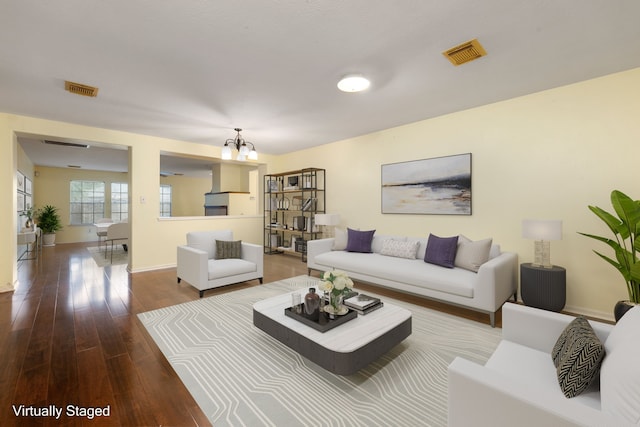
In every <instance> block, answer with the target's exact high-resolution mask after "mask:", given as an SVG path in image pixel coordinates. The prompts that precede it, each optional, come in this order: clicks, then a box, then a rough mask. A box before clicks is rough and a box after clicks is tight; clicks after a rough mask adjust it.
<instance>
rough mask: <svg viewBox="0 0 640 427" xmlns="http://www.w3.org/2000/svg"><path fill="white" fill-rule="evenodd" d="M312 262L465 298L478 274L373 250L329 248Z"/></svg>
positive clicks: (469, 295) (471, 292)
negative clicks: (331, 249) (338, 249)
mask: <svg viewBox="0 0 640 427" xmlns="http://www.w3.org/2000/svg"><path fill="white" fill-rule="evenodd" d="M314 262H315V263H316V264H318V265H321V266H324V267H325V268H326V269H333V268H335V269H338V270H344V271H346V272H347V273H349V275H350V276H351V277H352V278H356V279H358V278H360V279H362V280H370V281H372V282H376V283H377V281H385V280H386V281H389V282H393V283H406V284H409V285H411V286H416V287H420V288H423V289H430V290H434V291H439V292H444V293H447V294H451V295H458V296H462V297H466V298H473V295H474V284H475V282H476V278H477V277H478V275H477V274H476V273H473V272H471V271H468V270H464V269H462V268H453V269H447V268H442V267H440V266H437V265H433V264H427V263H425V262H424V261H423V260H421V259H406V258H395V257H390V256H385V255H380V254H376V253H372V254H365V253H357V252H344V251H342V252H340V251H330V252H324V253H322V254H320V255H316V257H315V259H314ZM369 278H371V279H369ZM382 284H383V285H384V283H382Z"/></svg>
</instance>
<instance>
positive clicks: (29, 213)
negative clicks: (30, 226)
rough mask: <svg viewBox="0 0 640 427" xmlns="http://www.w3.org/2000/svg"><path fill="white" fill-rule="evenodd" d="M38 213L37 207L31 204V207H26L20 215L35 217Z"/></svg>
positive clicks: (29, 217) (28, 217)
mask: <svg viewBox="0 0 640 427" xmlns="http://www.w3.org/2000/svg"><path fill="white" fill-rule="evenodd" d="M36 213H37V211H36V209H35V208H34V207H33V206H29V209H25V210H24V212H22V213H21V214H20V216H26V217H27V219H33V217H34V216H35V215H36Z"/></svg>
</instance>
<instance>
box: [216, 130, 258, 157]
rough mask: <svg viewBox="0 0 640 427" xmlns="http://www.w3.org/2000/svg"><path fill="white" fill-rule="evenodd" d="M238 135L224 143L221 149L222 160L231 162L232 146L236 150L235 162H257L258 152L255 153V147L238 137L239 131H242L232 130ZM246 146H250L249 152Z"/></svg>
mask: <svg viewBox="0 0 640 427" xmlns="http://www.w3.org/2000/svg"><path fill="white" fill-rule="evenodd" d="M234 130H235V131H236V132H237V133H238V134H237V135H236V137H235V138H229V139H227V140H226V141H225V142H224V147H222V153H221V154H222V159H223V160H231V146H234V147H235V148H236V150H238V156H237V157H236V160H239V161H241V162H244V161H245V160H247V158H248V159H249V160H258V152H257V151H256V147H255V145H253V143H252V142H249V141H245V140H244V138H243V137H242V136H241V135H240V131H242V129H240V128H235V129H234ZM247 144H249V145H251V150H249V147H248V146H247Z"/></svg>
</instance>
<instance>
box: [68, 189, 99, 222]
mask: <svg viewBox="0 0 640 427" xmlns="http://www.w3.org/2000/svg"><path fill="white" fill-rule="evenodd" d="M70 200H71V202H70V205H69V208H70V209H69V212H71V215H70V216H71V218H70V222H71V225H82V224H93V223H95V222H96V221H97V220H99V219H100V218H104V182H99V181H71V185H70Z"/></svg>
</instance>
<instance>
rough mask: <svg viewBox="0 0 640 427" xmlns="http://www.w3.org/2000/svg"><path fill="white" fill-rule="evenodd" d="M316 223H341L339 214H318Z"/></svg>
mask: <svg viewBox="0 0 640 427" xmlns="http://www.w3.org/2000/svg"><path fill="white" fill-rule="evenodd" d="M314 218H315V221H316V225H338V224H340V215H339V214H316V215H315V217H314Z"/></svg>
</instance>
